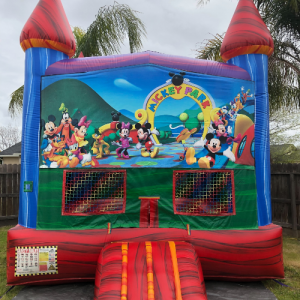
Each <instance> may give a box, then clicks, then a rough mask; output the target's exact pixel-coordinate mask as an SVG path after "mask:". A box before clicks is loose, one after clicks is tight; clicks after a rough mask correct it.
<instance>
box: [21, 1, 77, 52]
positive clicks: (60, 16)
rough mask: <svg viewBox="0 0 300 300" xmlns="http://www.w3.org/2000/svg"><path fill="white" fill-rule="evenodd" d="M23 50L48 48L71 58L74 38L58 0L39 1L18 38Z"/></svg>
mask: <svg viewBox="0 0 300 300" xmlns="http://www.w3.org/2000/svg"><path fill="white" fill-rule="evenodd" d="M20 43H21V47H22V48H23V50H24V51H25V50H27V49H28V48H32V47H36V48H37V47H39V48H50V49H53V50H57V51H60V52H63V53H65V54H67V55H68V56H69V57H72V56H73V55H74V53H75V50H76V43H75V38H74V35H73V33H72V30H71V27H70V24H69V22H68V19H67V16H66V14H65V11H64V8H63V6H62V4H61V1H60V0H40V1H39V3H38V4H37V6H36V8H35V9H34V11H33V12H32V14H31V16H30V18H29V19H28V21H27V22H26V24H25V26H24V28H23V30H22V32H21V36H20Z"/></svg>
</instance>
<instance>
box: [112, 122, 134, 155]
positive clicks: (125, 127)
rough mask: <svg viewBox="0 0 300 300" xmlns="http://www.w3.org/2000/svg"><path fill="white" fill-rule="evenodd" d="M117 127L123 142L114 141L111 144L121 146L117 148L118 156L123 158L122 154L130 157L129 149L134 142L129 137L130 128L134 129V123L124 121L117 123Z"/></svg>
mask: <svg viewBox="0 0 300 300" xmlns="http://www.w3.org/2000/svg"><path fill="white" fill-rule="evenodd" d="M117 128H118V129H119V130H120V137H121V138H120V142H121V144H120V143H116V142H112V143H111V144H112V145H116V146H119V148H117V150H116V153H117V155H118V157H120V158H121V156H123V158H126V159H128V158H129V154H128V151H127V149H128V148H129V147H130V144H129V143H130V142H132V138H131V137H129V134H130V130H131V129H132V125H131V124H130V123H129V122H128V123H127V124H125V123H124V122H122V123H118V124H117Z"/></svg>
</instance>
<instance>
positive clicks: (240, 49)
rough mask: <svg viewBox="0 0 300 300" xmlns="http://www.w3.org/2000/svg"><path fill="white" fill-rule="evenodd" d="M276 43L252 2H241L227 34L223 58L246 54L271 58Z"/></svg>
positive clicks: (223, 45) (224, 41)
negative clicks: (263, 55)
mask: <svg viewBox="0 0 300 300" xmlns="http://www.w3.org/2000/svg"><path fill="white" fill-rule="evenodd" d="M273 50H274V42H273V39H272V36H271V34H270V31H269V29H268V28H267V26H266V24H265V23H264V21H263V20H262V18H261V16H260V14H259V12H258V10H257V8H256V6H255V5H254V3H253V1H252V0H240V1H239V3H238V5H237V8H236V10H235V12H234V14H233V17H232V19H231V22H230V25H229V27H228V30H227V32H226V34H225V37H224V40H223V43H222V46H221V56H222V59H223V60H224V61H227V60H229V59H231V58H233V57H236V56H239V55H244V54H266V55H268V56H270V55H271V54H272V53H273Z"/></svg>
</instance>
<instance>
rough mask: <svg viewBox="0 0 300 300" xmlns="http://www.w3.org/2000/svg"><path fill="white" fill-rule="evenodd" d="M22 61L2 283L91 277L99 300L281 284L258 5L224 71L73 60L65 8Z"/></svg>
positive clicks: (249, 4)
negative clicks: (14, 218)
mask: <svg viewBox="0 0 300 300" xmlns="http://www.w3.org/2000/svg"><path fill="white" fill-rule="evenodd" d="M20 42H21V46H22V48H23V50H24V51H25V84H24V101H23V130H22V164H21V190H20V207H19V224H18V225H17V226H16V227H14V228H12V229H10V230H9V231H8V244H7V245H8V248H7V284H8V285H23V284H57V283H68V282H81V281H94V282H95V298H94V299H122V300H125V299H137V296H136V295H139V297H138V298H139V299H168V300H169V299H183V300H188V299H207V296H206V292H205V284H204V280H205V279H214V280H220V279H221V280H222V279H223V280H234V281H243V280H244V281H249V280H263V279H271V278H283V277H284V272H283V258H282V228H281V227H280V226H277V225H274V224H272V218H271V196H270V153H269V119H268V118H269V103H268V56H270V55H271V54H272V52H273V49H274V45H273V40H272V37H271V35H270V32H269V30H268V29H267V27H266V25H265V24H264V22H263V20H262V19H261V17H260V15H259V12H258V11H257V9H256V7H255V5H254V3H253V1H252V0H240V1H239V2H238V5H237V8H236V11H235V13H234V15H233V18H232V20H231V23H230V25H229V28H228V31H227V33H226V35H225V38H224V41H223V44H222V48H221V55H222V58H223V60H224V61H226V63H219V62H214V61H207V60H198V59H192V58H186V57H180V56H172V55H165V54H160V53H157V52H150V51H147V52H141V53H133V54H125V55H112V56H101V57H82V56H81V57H79V58H72V57H73V56H74V53H75V51H76V44H75V39H74V36H73V33H72V30H71V28H70V25H69V23H68V20H67V17H66V15H65V12H64V9H63V7H62V3H61V0H40V1H39V2H38V4H37V6H36V8H35V9H34V11H33V13H32V14H31V16H30V18H29V19H28V21H27V23H26V24H25V26H24V28H23V30H22V32H21V37H20Z"/></svg>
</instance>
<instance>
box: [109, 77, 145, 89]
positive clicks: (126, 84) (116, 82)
mask: <svg viewBox="0 0 300 300" xmlns="http://www.w3.org/2000/svg"><path fill="white" fill-rule="evenodd" d="M114 85H115V86H117V87H119V88H122V89H125V90H129V91H133V92H138V91H141V90H142V89H141V88H139V87H137V86H135V85H134V84H132V83H130V82H129V81H127V80H125V79H122V78H118V79H115V80H114Z"/></svg>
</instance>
